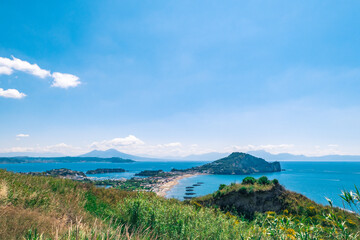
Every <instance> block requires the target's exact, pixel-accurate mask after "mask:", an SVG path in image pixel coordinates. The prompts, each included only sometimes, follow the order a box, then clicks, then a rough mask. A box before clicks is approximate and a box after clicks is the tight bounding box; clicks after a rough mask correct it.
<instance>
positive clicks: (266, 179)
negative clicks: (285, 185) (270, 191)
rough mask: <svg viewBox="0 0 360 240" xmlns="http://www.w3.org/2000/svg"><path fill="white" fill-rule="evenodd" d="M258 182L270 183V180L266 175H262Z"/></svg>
mask: <svg viewBox="0 0 360 240" xmlns="http://www.w3.org/2000/svg"><path fill="white" fill-rule="evenodd" d="M257 183H258V184H260V185H269V184H270V181H269V179H268V178H267V177H266V176H262V177H260V178H259V179H258V180H257Z"/></svg>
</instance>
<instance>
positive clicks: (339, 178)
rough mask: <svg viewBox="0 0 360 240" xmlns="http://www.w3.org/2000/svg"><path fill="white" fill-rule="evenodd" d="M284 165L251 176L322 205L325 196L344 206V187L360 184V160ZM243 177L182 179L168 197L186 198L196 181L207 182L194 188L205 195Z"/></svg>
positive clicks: (335, 203)
mask: <svg viewBox="0 0 360 240" xmlns="http://www.w3.org/2000/svg"><path fill="white" fill-rule="evenodd" d="M281 167H282V168H283V169H286V171H283V172H279V173H268V174H254V175H252V176H253V177H255V178H258V177H260V176H263V175H266V176H267V177H268V178H269V179H274V178H277V179H278V180H279V182H280V183H281V184H282V185H284V186H285V187H286V188H287V189H289V190H292V191H295V192H298V193H302V194H304V195H305V196H307V197H308V198H310V199H312V200H314V201H315V202H317V203H321V204H328V202H327V201H326V199H325V197H328V198H330V199H332V200H333V202H334V205H336V206H339V207H343V204H342V202H341V199H340V197H339V194H341V190H342V189H354V184H356V185H358V186H360V162H281ZM244 177H246V176H231V175H200V176H195V177H191V178H187V179H182V180H181V181H180V182H179V184H178V185H176V186H175V187H174V188H173V189H172V190H170V191H169V192H168V193H167V197H172V198H178V199H181V200H183V196H184V193H185V187H186V186H191V185H192V184H194V183H197V182H204V184H203V185H201V186H198V187H195V188H194V192H195V193H196V195H195V196H201V195H206V194H209V193H213V192H214V191H216V190H217V189H218V188H219V185H220V184H222V183H224V184H230V183H232V182H238V183H240V182H241V181H242V179H243V178H244Z"/></svg>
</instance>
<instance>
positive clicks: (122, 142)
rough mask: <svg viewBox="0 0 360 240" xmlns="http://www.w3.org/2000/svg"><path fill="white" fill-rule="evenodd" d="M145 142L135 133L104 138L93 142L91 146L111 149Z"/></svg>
mask: <svg viewBox="0 0 360 240" xmlns="http://www.w3.org/2000/svg"><path fill="white" fill-rule="evenodd" d="M143 144H145V143H144V142H143V141H142V140H140V139H138V138H137V137H135V136H134V135H129V136H127V137H124V138H114V139H111V140H103V141H100V142H93V143H92V144H91V145H90V147H92V148H98V149H109V148H117V147H128V146H135V145H136V146H137V145H143Z"/></svg>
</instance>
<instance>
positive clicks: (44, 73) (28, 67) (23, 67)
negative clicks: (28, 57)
mask: <svg viewBox="0 0 360 240" xmlns="http://www.w3.org/2000/svg"><path fill="white" fill-rule="evenodd" d="M11 57H12V59H10V58H4V57H0V66H1V67H3V68H4V69H5V74H7V75H10V74H11V73H12V72H13V70H18V71H21V72H26V73H29V74H31V75H34V76H37V77H40V78H45V77H49V76H50V71H48V70H45V69H41V68H40V67H39V66H38V65H37V64H31V63H29V62H27V61H23V60H21V59H18V58H16V57H14V56H11ZM9 69H10V70H11V71H10V70H9Z"/></svg>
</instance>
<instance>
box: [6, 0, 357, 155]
mask: <svg viewBox="0 0 360 240" xmlns="http://www.w3.org/2000/svg"><path fill="white" fill-rule="evenodd" d="M359 7H360V3H356V2H350V1H348V2H343V1H311V2H304V1H134V0H132V1H85V0H84V1H67V0H64V1H56V2H55V1H35V2H29V1H16V2H14V1H2V2H1V3H0V29H1V31H0V57H1V59H0V119H1V120H0V123H1V128H0V152H9V151H18V152H23V151H36V152H46V151H49V152H62V153H64V154H69V155H74V154H78V153H82V152H86V151H88V150H92V149H107V148H110V147H111V148H116V149H118V150H121V151H124V152H128V153H133V154H139V155H153V156H170V155H171V156H184V155H187V154H196V153H205V152H211V151H218V152H231V151H248V150H258V149H264V150H267V151H270V152H273V153H278V152H290V153H301V154H308V155H322V154H332V153H338V154H360V149H359V147H358V146H359V145H360V138H359V136H360V126H359V119H360V106H359V104H360V97H359V91H360V68H359V63H360V55H359V52H360V44H359V42H360V29H359V28H358V26H359V25H360V17H359V15H358V11H357V10H358V9H359ZM12 56H13V57H14V58H12ZM16 59H17V60H16ZM33 64H36V65H37V66H36V65H33ZM37 67H38V68H37ZM9 69H10V70H9ZM9 89H10V90H9Z"/></svg>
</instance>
